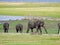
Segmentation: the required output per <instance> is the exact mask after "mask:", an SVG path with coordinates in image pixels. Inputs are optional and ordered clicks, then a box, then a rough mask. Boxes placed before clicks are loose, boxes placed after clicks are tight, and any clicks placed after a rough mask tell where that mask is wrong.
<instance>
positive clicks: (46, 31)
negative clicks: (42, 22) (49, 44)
mask: <svg viewBox="0 0 60 45" xmlns="http://www.w3.org/2000/svg"><path fill="white" fill-rule="evenodd" d="M43 28H44V30H45V32H46V34H48V32H47V30H46V28H45V26H43Z"/></svg>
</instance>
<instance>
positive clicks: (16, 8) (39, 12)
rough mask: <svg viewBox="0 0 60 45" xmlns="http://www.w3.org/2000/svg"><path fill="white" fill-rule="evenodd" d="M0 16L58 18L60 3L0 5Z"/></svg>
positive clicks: (59, 15) (59, 16)
mask: <svg viewBox="0 0 60 45" xmlns="http://www.w3.org/2000/svg"><path fill="white" fill-rule="evenodd" d="M0 15H13V16H29V15H31V16H47V17H49V16H50V17H56V18H60V3H0Z"/></svg>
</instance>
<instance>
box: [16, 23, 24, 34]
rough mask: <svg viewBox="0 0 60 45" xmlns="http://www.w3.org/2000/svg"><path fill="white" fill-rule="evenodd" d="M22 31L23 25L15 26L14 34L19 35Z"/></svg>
mask: <svg viewBox="0 0 60 45" xmlns="http://www.w3.org/2000/svg"><path fill="white" fill-rule="evenodd" d="M22 30H23V25H22V24H17V25H16V32H17V33H18V32H19V31H20V33H22Z"/></svg>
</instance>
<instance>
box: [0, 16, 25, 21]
mask: <svg viewBox="0 0 60 45" xmlns="http://www.w3.org/2000/svg"><path fill="white" fill-rule="evenodd" d="M17 19H18V20H21V19H24V16H0V21H5V20H17Z"/></svg>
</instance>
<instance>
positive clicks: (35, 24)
mask: <svg viewBox="0 0 60 45" xmlns="http://www.w3.org/2000/svg"><path fill="white" fill-rule="evenodd" d="M44 24H45V23H44V21H43V20H39V19H35V20H29V21H28V26H27V31H26V33H29V30H31V32H33V29H34V28H35V29H36V33H37V32H40V34H42V30H41V27H43V28H44V30H45V32H46V34H48V32H47V30H46V28H45V26H44ZM3 29H4V32H5V33H8V30H9V23H8V22H5V23H3ZM15 29H16V32H17V33H18V32H20V33H22V32H23V25H22V24H17V25H16V26H15ZM59 30H60V23H58V34H59Z"/></svg>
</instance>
